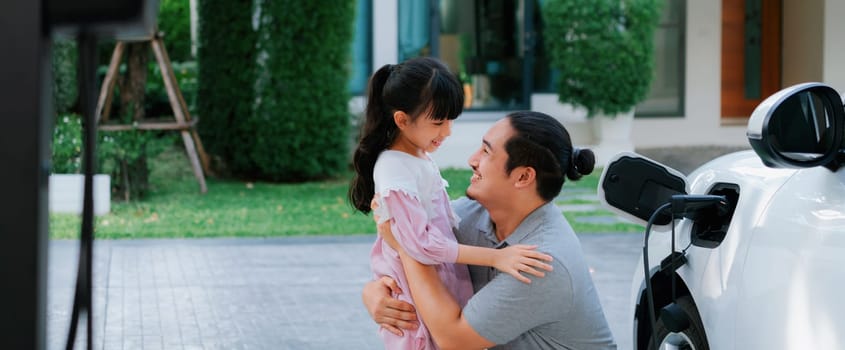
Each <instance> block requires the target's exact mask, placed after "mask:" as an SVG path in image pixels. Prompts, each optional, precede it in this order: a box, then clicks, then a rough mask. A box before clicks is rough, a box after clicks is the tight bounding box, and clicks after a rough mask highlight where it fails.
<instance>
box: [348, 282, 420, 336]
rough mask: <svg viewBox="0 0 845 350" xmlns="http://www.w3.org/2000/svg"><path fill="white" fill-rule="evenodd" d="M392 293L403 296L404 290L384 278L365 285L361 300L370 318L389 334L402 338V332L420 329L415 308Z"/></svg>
mask: <svg viewBox="0 0 845 350" xmlns="http://www.w3.org/2000/svg"><path fill="white" fill-rule="evenodd" d="M391 292H392V293H395V294H402V289H401V288H399V285H398V284H397V283H396V281H394V280H393V279H391V278H389V277H382V278H379V279H377V280H375V281H371V282H368V283H367V284H366V285H364V290H363V292H362V293H361V299H362V301H363V302H364V307H366V308H367V312H369V313H370V317H371V318H372V319H373V321H375V322H376V323H377V324H378V325H380V326H381V327H383V328H384V329H386V330H388V331H389V332H391V333H393V334H396V335H398V336H402V333H403V332H402V330H403V329H404V330H412V329H417V328H418V327H419V321H417V313H416V310H415V309H414V306H413V305H411V304H409V303H406V302H404V301H402V300H399V299H396V298H393V297H392V296H391Z"/></svg>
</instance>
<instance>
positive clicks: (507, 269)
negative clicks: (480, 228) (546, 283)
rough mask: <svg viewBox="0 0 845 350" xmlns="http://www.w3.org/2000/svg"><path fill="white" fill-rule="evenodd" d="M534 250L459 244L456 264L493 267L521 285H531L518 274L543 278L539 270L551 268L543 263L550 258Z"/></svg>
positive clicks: (526, 278)
mask: <svg viewBox="0 0 845 350" xmlns="http://www.w3.org/2000/svg"><path fill="white" fill-rule="evenodd" d="M535 249H537V246H536V245H524V244H516V245H512V246H508V247H506V248H502V249H494V248H483V247H476V246H471V245H465V244H459V245H458V259H457V262H458V263H461V264H467V265H478V266H490V267H495V268H496V269H497V270H499V271H502V272H504V273H507V274H509V275H511V276H513V277H514V278H516V279H517V280H519V281H521V282H523V283H531V280H530V279H528V277H525V276H523V275H522V274H521V273H520V272H525V273H528V274H531V275H534V276H537V277H543V276H545V275H546V274H545V273H544V272H543V271H540V270H546V271H551V270H552V266H551V265H549V264H547V263H545V262H544V261H552V257H551V256H550V255H548V254H543V253H540V252H538V251H536V250H535Z"/></svg>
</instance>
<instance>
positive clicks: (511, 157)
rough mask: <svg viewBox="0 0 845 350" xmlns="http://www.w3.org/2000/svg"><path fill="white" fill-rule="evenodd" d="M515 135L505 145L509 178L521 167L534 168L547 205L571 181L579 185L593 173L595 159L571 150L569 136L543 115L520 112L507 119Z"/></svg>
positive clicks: (587, 151) (584, 150)
mask: <svg viewBox="0 0 845 350" xmlns="http://www.w3.org/2000/svg"><path fill="white" fill-rule="evenodd" d="M506 118H507V119H508V120H509V121H510V124H511V127H512V128H513V130H514V135H513V136H511V138H510V139H509V140H508V141H507V142H505V151H506V152H507V153H508V161H507V164H506V165H505V171H507V173H508V174H510V173H511V171H513V169H515V168H516V167H519V166H528V167H532V168H534V171H535V172H536V174H537V177H536V179H537V192H538V194H539V195H540V197H541V198H543V199H544V200H546V201H550V200H552V199H554V198H555V197H556V196H557V195H558V194H560V190H561V188H562V187H563V183H564V181H565V180H566V179H567V178H568V179H569V180H572V181H578V180H579V179H581V177H582V176H583V175H587V174H590V173H592V172H593V168H594V167H595V164H596V156H595V154H594V153H593V151H592V150H590V149H587V148H581V149H579V148H574V147H572V139H571V138H570V137H569V132H568V131H566V128H564V127H563V124H561V123H560V122H559V121H557V119H554V118H552V117H550V116H549V115H547V114H544V113H540V112H531V111H521V112H514V113H511V114H509V115H508V116H507V117H506Z"/></svg>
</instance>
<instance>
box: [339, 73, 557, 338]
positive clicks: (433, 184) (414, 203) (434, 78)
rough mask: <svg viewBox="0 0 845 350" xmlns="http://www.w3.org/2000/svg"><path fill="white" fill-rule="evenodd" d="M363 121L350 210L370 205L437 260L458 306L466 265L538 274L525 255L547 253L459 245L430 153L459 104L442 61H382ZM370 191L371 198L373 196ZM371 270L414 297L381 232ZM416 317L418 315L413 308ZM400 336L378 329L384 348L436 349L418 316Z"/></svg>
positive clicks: (415, 248) (416, 254)
mask: <svg viewBox="0 0 845 350" xmlns="http://www.w3.org/2000/svg"><path fill="white" fill-rule="evenodd" d="M368 90H369V91H368V99H369V100H368V103H367V108H366V120H365V122H364V125H363V127H362V131H361V139H360V142H359V143H358V147H357V149H356V150H355V155H354V158H353V163H354V166H355V176H354V178H353V179H352V184H351V186H350V188H349V199H350V201H351V202H352V204H353V205H354V206H355V208H356V209H358V210H360V211H361V212H363V213H365V214H366V213H368V212H370V211H371V210H373V208H372V207H371V202H372V201H373V200H374V201H375V202H376V204H377V206H376V208H375V211H376V213H375V214H376V216H377V217H378V220H379V223H381V222H385V221H389V222H390V228H391V232H393V235H394V236H395V238H396V240H397V241H398V243H399V244H400V245H401V246H402V247H403V248H404V250H405V251H407V252H408V254H409V255H411V256H412V257H413V258H414V259H416V260H417V261H419V262H421V263H423V264H429V265H436V270H437V272H438V275H439V277H440V278H441V280H443V284H444V285H445V286H446V287H447V288H448V289H449V291H450V292H451V293H452V295H453V296H454V297H455V299H456V300H457V301H458V303H459V304H460V305H461V306H463V305H465V304H466V302H467V300H469V298H470V297H471V296H472V293H473V289H472V284H471V281H470V278H469V272H468V270H467V268H466V265H463V264H471V265H483V266H492V267H495V268H497V269H499V270H501V271H503V272H506V273H508V274H511V275H512V276H513V277H515V278H517V279H519V280H521V281H523V282H526V283H529V282H530V280H529V279H528V278H527V277H525V276H523V275H522V274H520V271H523V272H526V273H531V274H538V272H537V271H536V270H534V269H533V268H532V267H530V266H528V265H527V264H526V263H525V262H526V261H525V259H532V258H538V257H539V258H543V259H546V260H547V259H550V258H549V257H548V256H546V255H544V254H540V253H537V252H534V251H533V249H534V247H533V246H524V245H514V246H511V247H507V248H505V249H498V250H497V249H491V248H480V247H474V246H465V245H459V244H458V243H457V241H456V239H455V236H454V233H453V231H452V229H453V228H455V227H457V224H458V220H459V218H458V217H457V216H456V215H455V213H454V212H453V211H452V208H451V206H450V204H449V197H448V195H447V193H446V186H447V183H446V181H445V180H443V178H442V177H441V176H440V171H439V169H438V168H437V166H436V165H435V164H434V161H432V159H431V158H430V157H429V153H431V152H434V151H435V150H437V148H439V147H440V145H441V144H442V143H443V140H445V139H446V137H448V136H449V135H450V134H451V127H452V120H454V119H455V118H457V117H458V114H460V113H461V111H462V108H463V102H464V96H463V88H462V86H461V84H460V82H459V81H458V79H457V78H456V77H455V76H454V75H453V74H452V73H450V72H449V70H448V68H446V66H445V65H443V64H442V63H440V62H439V61H437V60H436V59H433V58H430V57H420V58H413V59H410V60H408V61H405V62H403V63H401V64H398V65H385V66H383V67H381V68H380V69H379V70H378V71H377V72H375V73H374V74H373V76H372V77H371V78H370V82H369V88H368ZM374 196H375V199H374ZM370 265H371V268H372V271H373V273H374V274H375V275H376V277H382V276H388V277H391V278H393V279H394V280H395V281H397V283H398V284H399V287H400V288H401V289H402V290H403V291H406V293H403V294H399V295H394V296H395V297H397V298H399V299H400V300H404V301H407V302H409V303H412V304H413V300H412V299H411V296H410V293H407V291H410V289H409V288H408V281H407V279H406V277H405V273H404V272H403V270H402V264H401V262H400V261H399V255H398V254H397V253H396V251H395V250H393V249H392V248H390V246H388V245H387V244H386V243H385V242H384V241H383V240H382V238H381V237H380V236H379V237H378V238H376V242H375V244H374V246H373V249H372V252H371V254H370ZM417 316H418V317H419V314H418V315H417ZM420 320H421V321H423V322H422V323H421V324H420V327H419V328H417V329H416V330H415V331H405V332H404V334H403V335H402V336H399V335H397V334H394V333H391V332H389V331H387V330H386V329H385V328H384V327H382V328H381V329H380V330H379V334H380V336H381V337H382V339H383V340H384V343H385V346H386V348H387V349H436V348H437V347H436V346H435V344H434V342H433V340H432V339H431V336H430V335H429V333H428V330H427V329H426V328H425V326H424V320H422V319H420Z"/></svg>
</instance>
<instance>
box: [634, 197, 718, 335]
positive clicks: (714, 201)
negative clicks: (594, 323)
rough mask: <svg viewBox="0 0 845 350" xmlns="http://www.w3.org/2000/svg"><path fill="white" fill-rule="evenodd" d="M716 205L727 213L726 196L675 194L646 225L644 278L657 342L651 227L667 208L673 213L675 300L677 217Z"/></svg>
mask: <svg viewBox="0 0 845 350" xmlns="http://www.w3.org/2000/svg"><path fill="white" fill-rule="evenodd" d="M714 207H715V208H716V210H717V213H718V215H719V216H723V215H725V214H727V213H728V211H729V208H728V204H727V199H726V198H725V196H716V195H689V194H677V195H673V196H672V197H671V199H670V200H669V202H667V203H666V204H663V205H661V206H660V207H658V208H657V210H655V211H654V212H653V213H652V214H651V217H649V219H648V222H647V224H646V227H645V238H644V241H643V278H645V288H646V299H647V300H648V318H649V322H650V323H651V338H652V339H654V342H655V344H656V343H657V341H658V339H657V320H656V317H655V315H654V295H653V293H652V287H651V275H650V274H649V268H648V267H649V263H648V238H649V235H650V234H651V227H652V225H654V222H655V221H656V220H657V218H658V217H659V216H660V215H661V214H664V212H665V211H666V210H667V209H669V210H670V214H671V215H672V218H671V220H670V221H669V224H670V225H672V248H671V249H672V252H671V253H670V254H669V266H670V268H671V269H672V271H671V272H672V275H671V276H672V300H674V299H675V273H674V270H675V269H677V268H678V267H679V266H680V265H677V261H679V260H677V257H676V254H682V253H677V252H675V219H676V218H689V219H692V220H695V218H697V217H698V215H699V213H700V212H701V211H704V210H709V209H711V208H714Z"/></svg>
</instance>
